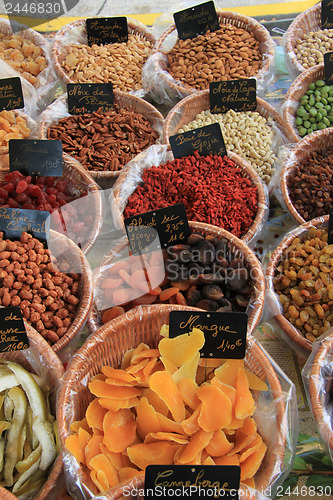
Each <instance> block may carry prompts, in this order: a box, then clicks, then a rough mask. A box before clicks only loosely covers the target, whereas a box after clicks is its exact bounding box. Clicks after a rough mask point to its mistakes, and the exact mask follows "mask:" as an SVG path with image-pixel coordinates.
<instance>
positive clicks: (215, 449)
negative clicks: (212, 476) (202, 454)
mask: <svg viewBox="0 0 333 500" xmlns="http://www.w3.org/2000/svg"><path fill="white" fill-rule="evenodd" d="M233 447H234V443H231V442H230V441H228V439H227V437H226V435H225V433H224V432H223V430H222V429H220V430H218V431H215V432H214V434H213V437H212V439H211V440H210V442H209V443H208V444H207V446H206V451H207V452H208V454H209V455H211V456H212V457H219V456H221V455H226V454H227V453H228V452H229V451H230V450H232V448H233Z"/></svg>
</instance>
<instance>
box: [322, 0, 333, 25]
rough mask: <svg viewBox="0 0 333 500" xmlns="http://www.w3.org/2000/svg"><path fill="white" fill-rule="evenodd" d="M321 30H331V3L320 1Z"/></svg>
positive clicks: (332, 8)
mask: <svg viewBox="0 0 333 500" xmlns="http://www.w3.org/2000/svg"><path fill="white" fill-rule="evenodd" d="M321 28H322V29H323V30H324V29H331V28H333V1H332V0H322V2H321Z"/></svg>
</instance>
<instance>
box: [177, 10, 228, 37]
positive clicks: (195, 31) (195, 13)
mask: <svg viewBox="0 0 333 500" xmlns="http://www.w3.org/2000/svg"><path fill="white" fill-rule="evenodd" d="M173 18H174V20H175V25H176V28H177V32H178V38H180V39H181V40H186V39H188V38H195V37H196V36H198V35H203V34H204V33H206V31H208V30H210V31H217V30H218V29H219V28H220V25H219V20H218V17H217V14H216V10H215V5H214V2H205V3H201V4H200V5H196V6H195V7H190V8H189V9H185V10H181V11H179V12H175V13H174V15H173Z"/></svg>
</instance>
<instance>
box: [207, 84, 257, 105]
mask: <svg viewBox="0 0 333 500" xmlns="http://www.w3.org/2000/svg"><path fill="white" fill-rule="evenodd" d="M209 101H210V111H211V113H226V112H227V111H229V109H233V110H234V111H254V110H255V109H256V107H257V83H256V80H255V79H254V78H249V79H247V80H245V79H244V80H230V81H228V82H210V84H209Z"/></svg>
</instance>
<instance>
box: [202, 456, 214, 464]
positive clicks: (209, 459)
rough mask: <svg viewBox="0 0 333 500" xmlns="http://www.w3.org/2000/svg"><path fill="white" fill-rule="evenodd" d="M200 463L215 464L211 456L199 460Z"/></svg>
mask: <svg viewBox="0 0 333 500" xmlns="http://www.w3.org/2000/svg"><path fill="white" fill-rule="evenodd" d="M201 464H202V465H216V464H215V462H214V460H213V459H212V457H207V458H205V460H204V461H201Z"/></svg>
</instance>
